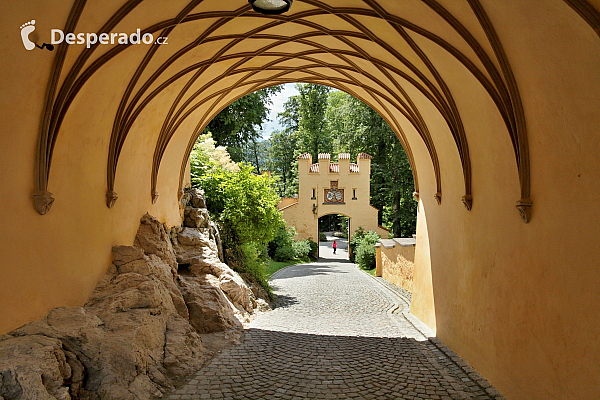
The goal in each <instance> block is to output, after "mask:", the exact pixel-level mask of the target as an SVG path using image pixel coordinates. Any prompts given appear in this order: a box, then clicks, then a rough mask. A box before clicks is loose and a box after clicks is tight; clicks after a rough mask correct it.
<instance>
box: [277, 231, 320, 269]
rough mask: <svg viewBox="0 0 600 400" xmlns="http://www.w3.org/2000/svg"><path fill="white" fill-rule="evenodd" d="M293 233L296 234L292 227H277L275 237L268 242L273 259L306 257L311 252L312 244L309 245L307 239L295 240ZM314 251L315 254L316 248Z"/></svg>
mask: <svg viewBox="0 0 600 400" xmlns="http://www.w3.org/2000/svg"><path fill="white" fill-rule="evenodd" d="M294 235H296V229H294V227H290V228H286V227H285V226H281V227H279V229H278V230H277V233H276V234H275V237H274V238H273V240H271V241H270V242H269V245H268V247H269V256H271V258H273V260H275V261H288V260H302V259H306V258H307V257H308V255H309V254H310V253H311V252H313V248H314V245H311V243H310V242H311V241H309V240H301V241H295V240H294ZM313 243H314V242H313ZM315 245H316V243H315ZM317 248H318V245H317ZM314 253H315V254H316V249H315V250H314Z"/></svg>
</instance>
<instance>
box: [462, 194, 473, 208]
mask: <svg viewBox="0 0 600 400" xmlns="http://www.w3.org/2000/svg"><path fill="white" fill-rule="evenodd" d="M462 202H463V204H464V205H465V208H466V209H467V210H468V211H471V208H472V207H473V196H471V195H470V194H465V195H464V196H463V197H462Z"/></svg>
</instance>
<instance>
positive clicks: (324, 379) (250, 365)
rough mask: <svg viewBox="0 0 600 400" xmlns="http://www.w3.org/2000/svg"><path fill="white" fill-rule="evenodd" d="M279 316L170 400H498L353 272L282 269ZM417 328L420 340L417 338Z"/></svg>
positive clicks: (402, 305)
mask: <svg viewBox="0 0 600 400" xmlns="http://www.w3.org/2000/svg"><path fill="white" fill-rule="evenodd" d="M272 285H273V287H274V289H275V292H276V294H277V295H278V300H277V308H276V309H275V310H273V311H270V312H266V313H263V314H261V315H259V316H257V317H256V319H255V320H254V321H253V322H252V323H251V324H250V327H249V329H247V330H246V331H245V335H244V341H243V343H242V344H241V345H239V346H235V347H231V348H228V349H226V350H224V351H223V352H222V353H220V354H218V355H217V356H216V357H215V358H214V359H213V360H212V361H211V362H210V363H209V364H208V365H206V366H205V367H203V368H202V369H201V370H200V371H198V372H197V374H196V375H195V376H194V377H193V378H192V379H191V380H190V381H189V382H188V383H187V384H186V385H184V386H183V387H181V388H179V389H178V390H176V391H175V392H174V393H173V394H171V395H170V396H169V397H168V399H169V400H176V399H288V400H291V399H294V400H296V399H444V400H450V399H494V400H500V399H502V400H503V399H504V398H503V397H502V396H500V394H499V393H498V392H497V391H496V390H495V389H494V388H492V387H491V386H490V385H489V383H488V382H487V381H485V379H483V378H482V377H481V376H479V375H478V374H477V373H476V372H475V371H474V370H473V369H471V368H470V367H469V366H468V365H467V364H466V363H464V361H462V360H461V359H460V358H458V357H457V356H456V355H455V354H454V353H452V352H451V351H449V350H448V349H447V348H446V347H445V346H444V345H443V344H442V343H441V342H439V341H438V340H436V339H430V340H427V338H426V336H425V335H426V334H427V331H426V327H424V326H422V325H420V322H419V321H418V320H414V319H411V318H410V317H408V318H407V317H406V316H405V313H404V312H405V311H407V307H408V303H407V302H406V299H403V298H402V297H401V296H399V293H400V292H398V291H391V290H389V289H388V288H387V286H386V285H385V284H382V283H380V282H378V281H377V280H376V279H374V278H372V277H370V276H368V275H367V274H365V273H364V272H362V271H360V270H359V269H358V268H357V267H356V266H355V265H354V264H351V263H344V262H319V263H312V264H302V265H297V266H293V267H288V268H286V269H284V270H281V271H279V273H277V274H276V275H275V276H274V278H273V279H272ZM415 326H417V327H419V329H420V330H421V331H423V333H422V332H421V331H420V330H419V329H416V328H415Z"/></svg>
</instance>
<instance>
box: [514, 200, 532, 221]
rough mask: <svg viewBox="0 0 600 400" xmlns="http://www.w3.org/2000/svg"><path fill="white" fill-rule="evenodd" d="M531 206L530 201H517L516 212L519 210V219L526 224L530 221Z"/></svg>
mask: <svg viewBox="0 0 600 400" xmlns="http://www.w3.org/2000/svg"><path fill="white" fill-rule="evenodd" d="M531 206H533V202H532V201H531V199H521V200H519V201H517V210H519V214H521V219H522V220H523V222H525V223H526V224H527V223H529V221H530V220H531Z"/></svg>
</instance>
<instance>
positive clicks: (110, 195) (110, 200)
mask: <svg viewBox="0 0 600 400" xmlns="http://www.w3.org/2000/svg"><path fill="white" fill-rule="evenodd" d="M118 198H119V196H117V193H116V192H114V191H112V190H109V191H108V192H106V206H107V207H108V208H113V206H114V205H115V203H116V202H117V199H118Z"/></svg>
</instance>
